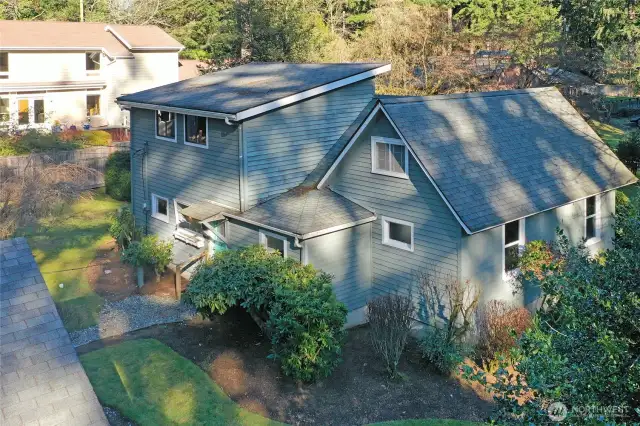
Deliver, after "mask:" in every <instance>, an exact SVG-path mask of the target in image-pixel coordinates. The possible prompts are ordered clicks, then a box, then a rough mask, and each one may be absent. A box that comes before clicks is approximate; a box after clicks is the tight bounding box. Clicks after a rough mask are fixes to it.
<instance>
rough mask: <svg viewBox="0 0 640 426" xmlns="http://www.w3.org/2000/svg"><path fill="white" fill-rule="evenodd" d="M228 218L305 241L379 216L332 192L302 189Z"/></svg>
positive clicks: (230, 215)
mask: <svg viewBox="0 0 640 426" xmlns="http://www.w3.org/2000/svg"><path fill="white" fill-rule="evenodd" d="M225 216H228V217H232V218H236V219H239V220H241V221H246V222H249V223H255V224H260V225H264V226H267V227H270V228H273V229H276V230H281V231H286V232H288V233H290V234H294V235H296V236H298V237H300V238H302V239H305V238H310V237H312V236H316V235H322V234H323V233H326V232H328V231H329V230H337V229H341V228H347V227H350V226H354V225H356V224H359V223H365V222H368V221H372V220H374V219H375V218H376V215H375V213H373V212H371V211H369V210H367V209H365V208H364V207H362V206H360V205H358V204H356V203H354V202H353V201H351V200H348V199H347V198H345V197H343V196H342V195H339V194H336V193H335V192H333V191H331V190H330V189H308V188H301V187H298V188H294V189H292V190H290V191H288V192H285V193H284V194H282V195H279V196H277V197H274V198H272V199H270V200H267V201H265V202H264V203H262V204H258V205H257V206H255V207H253V208H251V209H249V210H247V211H246V212H244V213H238V214H225ZM332 228H334V229H332ZM335 228H337V229H335Z"/></svg>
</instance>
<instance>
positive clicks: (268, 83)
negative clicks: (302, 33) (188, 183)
mask: <svg viewBox="0 0 640 426" xmlns="http://www.w3.org/2000/svg"><path fill="white" fill-rule="evenodd" d="M384 65H386V64H375V63H344V64H289V63H258V62H254V63H250V64H246V65H242V66H239V67H235V68H230V69H227V70H223V71H218V72H215V73H211V74H205V75H202V76H200V77H195V78H191V79H188V80H183V81H179V82H176V83H171V84H167V85H165V86H160V87H156V88H153V89H149V90H144V91H142V92H137V93H132V94H129V95H125V96H121V97H119V98H118V101H123V102H135V103H143V104H152V105H162V106H168V107H174V108H184V109H193V110H198V111H207V112H217V113H223V114H236V113H239V112H241V111H244V110H247V109H249V108H253V107H256V106H260V105H263V104H266V103H269V102H272V101H276V100H279V99H282V98H286V97H288V96H291V95H295V94H298V93H301V92H304V91H307V90H310V89H313V88H316V87H318V86H323V85H325V84H329V83H333V82H335V81H338V80H342V79H345V78H348V77H352V76H354V75H357V74H361V73H364V72H367V71H371V70H374V69H376V68H379V67H382V66H384Z"/></svg>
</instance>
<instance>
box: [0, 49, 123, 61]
mask: <svg viewBox="0 0 640 426" xmlns="http://www.w3.org/2000/svg"><path fill="white" fill-rule="evenodd" d="M0 50H2V51H14V52H49V51H56V52H68V51H71V52H96V51H98V52H102V53H104V54H105V55H106V56H108V57H109V58H111V59H116V58H133V55H129V56H122V55H113V54H111V53H109V52H108V51H107V49H105V48H104V47H102V46H64V47H38V46H28V47H25V46H2V47H0Z"/></svg>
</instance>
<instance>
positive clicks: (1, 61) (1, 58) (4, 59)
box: [0, 52, 9, 79]
mask: <svg viewBox="0 0 640 426" xmlns="http://www.w3.org/2000/svg"><path fill="white" fill-rule="evenodd" d="M0 78H2V79H5V78H9V53H8V52H0Z"/></svg>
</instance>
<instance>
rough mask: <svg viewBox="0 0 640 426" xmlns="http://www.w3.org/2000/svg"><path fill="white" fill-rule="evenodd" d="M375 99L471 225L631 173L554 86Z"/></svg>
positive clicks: (563, 199)
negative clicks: (378, 100)
mask: <svg viewBox="0 0 640 426" xmlns="http://www.w3.org/2000/svg"><path fill="white" fill-rule="evenodd" d="M380 102H381V109H382V111H383V112H384V113H385V114H386V115H387V116H388V118H389V119H390V121H391V122H392V124H393V125H394V127H395V128H396V130H397V131H398V133H399V134H400V136H401V137H402V138H403V140H404V141H405V143H406V144H407V145H408V147H409V149H410V152H411V153H412V154H413V156H414V157H415V158H416V159H417V161H418V163H419V164H420V166H421V167H422V168H423V170H424V171H425V173H426V174H427V176H428V177H429V179H430V180H431V181H432V182H433V183H434V186H435V187H436V189H437V190H438V192H439V193H440V194H441V196H442V198H443V199H444V201H445V202H446V203H447V204H448V206H449V207H450V209H451V210H452V212H453V213H454V215H456V217H457V218H458V220H459V222H460V224H461V225H462V227H463V228H464V229H465V230H466V231H467V232H468V233H470V234H471V233H475V232H479V231H482V230H485V229H488V228H492V227H495V226H498V225H501V224H504V223H507V222H510V221H513V220H516V219H521V218H523V217H527V216H530V215H533V214H536V213H539V212H542V211H545V210H549V209H553V208H556V207H559V206H562V205H564V204H568V203H570V202H573V201H576V200H580V199H583V198H586V197H589V196H592V195H595V194H599V193H602V192H604V191H607V190H611V189H615V188H619V187H621V186H625V185H629V184H631V183H634V182H636V181H637V179H636V177H635V176H634V175H633V174H632V173H631V172H630V171H629V170H628V169H627V168H626V167H625V166H624V165H623V164H622V163H621V162H620V161H619V160H618V158H617V157H616V156H615V155H614V153H613V152H612V151H611V150H610V149H609V148H608V147H607V146H606V145H605V144H604V143H603V142H602V140H601V139H600V138H599V137H598V135H597V134H596V133H595V132H594V131H593V130H592V129H591V127H590V126H589V125H588V124H587V123H586V122H585V121H584V120H583V119H582V117H581V116H580V114H578V112H577V111H576V110H575V109H574V108H573V107H572V106H571V104H569V102H567V100H566V99H564V97H563V96H562V95H561V94H560V92H558V91H557V90H556V89H555V88H542V89H527V90H513V91H505V92H488V93H469V94H462V95H444V96H430V97H387V96H385V97H381V98H380ZM376 111H377V109H374V112H372V114H374V113H375V112H376ZM356 136H357V134H356ZM353 139H355V137H354V138H353ZM351 144H352V143H351V142H350V144H349V145H348V146H347V147H346V148H345V150H344V151H343V153H341V155H340V157H339V158H338V160H337V162H336V163H334V165H333V166H332V167H331V169H330V170H329V172H327V174H325V177H323V179H322V180H321V182H320V184H319V186H320V187H322V186H323V184H324V182H325V181H326V179H327V177H328V176H329V175H330V173H331V172H332V170H334V168H335V165H336V164H337V163H338V162H339V160H340V159H341V158H342V157H343V156H344V153H346V151H347V150H348V149H349V147H350V146H351Z"/></svg>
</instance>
